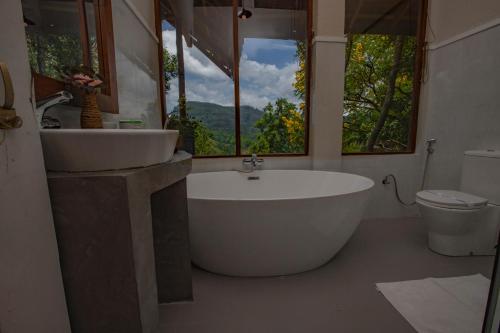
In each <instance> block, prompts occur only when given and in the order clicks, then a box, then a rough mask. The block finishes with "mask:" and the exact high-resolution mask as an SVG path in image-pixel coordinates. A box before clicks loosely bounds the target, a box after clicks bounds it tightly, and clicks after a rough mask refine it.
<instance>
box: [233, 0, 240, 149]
mask: <svg viewBox="0 0 500 333" xmlns="http://www.w3.org/2000/svg"><path fill="white" fill-rule="evenodd" d="M238 43H239V38H238V0H233V82H234V135H235V145H236V150H235V152H236V156H241V136H240V57H239V45H238Z"/></svg>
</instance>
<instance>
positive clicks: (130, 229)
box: [48, 152, 192, 333]
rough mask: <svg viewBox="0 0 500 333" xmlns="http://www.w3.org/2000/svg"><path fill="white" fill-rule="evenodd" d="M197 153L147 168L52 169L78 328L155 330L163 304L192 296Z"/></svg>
mask: <svg viewBox="0 0 500 333" xmlns="http://www.w3.org/2000/svg"><path fill="white" fill-rule="evenodd" d="M190 171H191V155H189V154H187V153H185V152H178V153H176V154H175V155H174V158H173V160H171V161H170V162H168V163H163V164H159V165H154V166H150V167H146V168H139V169H130V170H118V171H106V172H91V173H62V172H50V173H49V174H48V182H49V190H50V196H51V201H52V209H53V214H54V223H55V229H56V234H57V240H58V246H59V255H60V262H61V269H62V274H63V280H64V287H65V292H66V299H67V303H68V312H69V316H70V320H71V326H72V331H73V333H80V332H82V333H101V332H102V333H110V332H121V333H128V332H131V333H132V332H133V333H135V332H147V333H152V332H156V329H157V325H158V303H164V302H172V301H181V300H190V299H192V286H191V260H190V256H189V230H188V217H187V198H186V176H187V175H188V174H189V172H190Z"/></svg>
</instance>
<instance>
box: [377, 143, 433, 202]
mask: <svg viewBox="0 0 500 333" xmlns="http://www.w3.org/2000/svg"><path fill="white" fill-rule="evenodd" d="M434 142H436V140H435V139H431V140H429V141H427V144H428V146H427V155H426V156H425V162H424V171H423V173H422V182H421V183H420V191H422V190H423V189H424V186H425V179H426V178H427V168H428V166H429V156H430V155H431V154H433V153H434V148H432V146H431V145H432V144H433V143H434ZM389 178H392V179H393V180H394V192H395V193H396V198H397V199H398V201H399V203H400V204H402V205H404V206H413V205H415V204H416V201H412V202H410V203H407V202H404V201H403V200H402V199H401V197H400V196H399V190H398V181H397V179H396V176H394V175H393V174H389V175H387V176H385V178H384V180H382V184H384V185H388V184H390V183H391V182H390V181H389Z"/></svg>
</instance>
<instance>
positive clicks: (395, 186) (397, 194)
mask: <svg viewBox="0 0 500 333" xmlns="http://www.w3.org/2000/svg"><path fill="white" fill-rule="evenodd" d="M388 178H392V179H393V180H394V192H395V193H396V198H397V199H398V201H399V203H400V204H402V205H404V206H413V205H414V204H416V202H415V201H413V202H411V203H407V202H404V201H403V199H401V197H400V196H399V190H398V181H397V179H396V176H394V175H393V174H392V173H391V174H389V175H387V176H385V179H384V180H383V181H382V183H383V184H390V182H389V180H388Z"/></svg>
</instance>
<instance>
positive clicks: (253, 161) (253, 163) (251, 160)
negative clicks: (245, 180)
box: [243, 154, 264, 172]
mask: <svg viewBox="0 0 500 333" xmlns="http://www.w3.org/2000/svg"><path fill="white" fill-rule="evenodd" d="M263 163H264V159H262V158H258V157H257V154H252V157H246V158H244V159H243V165H244V166H247V165H249V166H250V171H251V172H253V171H254V170H255V169H256V168H257V167H259V166H261V165H262V164H263Z"/></svg>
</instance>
